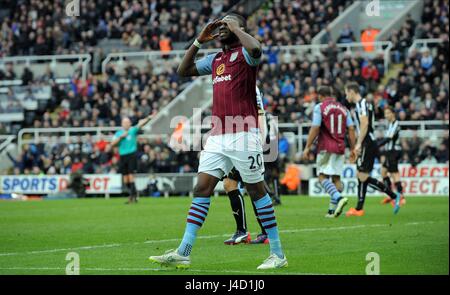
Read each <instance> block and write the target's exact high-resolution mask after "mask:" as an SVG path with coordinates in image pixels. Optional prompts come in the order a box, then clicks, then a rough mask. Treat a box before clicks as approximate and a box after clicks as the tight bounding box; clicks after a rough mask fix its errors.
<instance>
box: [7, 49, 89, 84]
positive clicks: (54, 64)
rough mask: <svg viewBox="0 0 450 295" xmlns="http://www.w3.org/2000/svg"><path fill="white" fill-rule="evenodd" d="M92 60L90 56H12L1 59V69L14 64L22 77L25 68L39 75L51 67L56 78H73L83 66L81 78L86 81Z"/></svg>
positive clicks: (17, 72)
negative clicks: (5, 65)
mask: <svg viewBox="0 0 450 295" xmlns="http://www.w3.org/2000/svg"><path fill="white" fill-rule="evenodd" d="M91 59H92V58H91V56H90V55H89V54H63V55H32V56H12V57H2V58H0V67H3V65H4V64H7V63H12V64H13V65H14V70H15V72H16V74H17V75H18V76H20V74H21V72H22V71H23V69H24V68H25V67H29V68H30V70H31V71H32V72H33V73H35V74H37V73H44V71H45V67H47V66H48V65H49V66H50V67H51V69H52V71H53V72H54V74H55V75H56V78H62V77H68V76H69V77H70V76H72V74H73V73H74V72H75V70H76V69H77V68H78V67H79V66H81V78H82V79H86V78H87V75H88V74H89V65H90V62H91Z"/></svg>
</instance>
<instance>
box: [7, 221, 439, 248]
mask: <svg viewBox="0 0 450 295" xmlns="http://www.w3.org/2000/svg"><path fill="white" fill-rule="evenodd" d="M432 223H435V222H434V221H421V222H408V223H404V224H403V225H421V224H432ZM387 226H389V225H388V224H367V225H366V224H361V225H351V226H338V227H313V228H300V229H285V230H280V233H300V232H314V231H326V230H351V229H361V228H371V227H387ZM228 236H229V234H222V235H209V236H199V237H198V239H216V238H223V237H228ZM180 240H181V239H165V240H148V241H144V242H133V243H122V244H119V243H115V244H104V245H93V246H82V247H75V248H61V249H48V250H34V251H25V252H7V253H0V257H1V256H16V255H33V254H45V253H55V252H69V251H77V250H92V249H100V248H114V247H122V246H127V245H139V244H142V243H144V244H154V243H169V242H178V241H180Z"/></svg>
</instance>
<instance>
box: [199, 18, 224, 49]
mask: <svg viewBox="0 0 450 295" xmlns="http://www.w3.org/2000/svg"><path fill="white" fill-rule="evenodd" d="M221 24H222V21H221V20H218V19H216V20H215V21H213V22H210V23H208V24H207V25H206V26H205V27H204V28H203V30H202V31H201V32H200V35H199V36H198V38H197V41H198V42H200V43H206V42H209V41H211V40H214V39H215V38H217V37H218V36H219V33H215V34H214V31H215V30H216V29H217V28H218V27H219V26H220V25H221Z"/></svg>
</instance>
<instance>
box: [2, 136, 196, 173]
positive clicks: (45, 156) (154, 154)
mask: <svg viewBox="0 0 450 295" xmlns="http://www.w3.org/2000/svg"><path fill="white" fill-rule="evenodd" d="M107 135H109V136H110V135H111V134H107ZM8 156H9V158H10V160H11V162H12V163H13V166H14V168H13V173H14V174H41V173H44V174H70V173H73V172H76V171H78V170H79V171H82V172H83V173H85V174H93V173H100V174H101V173H103V174H105V173H117V172H118V160H119V153H118V150H117V147H114V148H112V147H111V145H110V143H109V142H108V141H107V140H106V138H105V136H100V137H96V136H93V135H90V134H84V135H80V136H76V137H75V139H72V138H71V139H69V140H68V141H66V140H65V138H64V137H58V136H52V137H51V138H50V139H49V140H48V141H46V142H43V141H40V142H38V143H36V144H35V143H32V144H27V145H24V146H23V149H22V152H21V154H20V155H19V156H18V157H17V158H14V157H12V156H11V155H10V154H8ZM197 162H198V159H197V153H196V152H184V153H183V152H176V151H174V150H172V149H171V148H169V147H168V146H167V144H165V143H164V142H163V140H162V139H156V140H152V141H151V142H150V141H149V140H147V139H142V138H141V139H139V150H138V165H137V172H138V173H164V172H166V173H168V172H172V173H174V172H177V173H188V172H195V171H196V168H197V164H196V163H197Z"/></svg>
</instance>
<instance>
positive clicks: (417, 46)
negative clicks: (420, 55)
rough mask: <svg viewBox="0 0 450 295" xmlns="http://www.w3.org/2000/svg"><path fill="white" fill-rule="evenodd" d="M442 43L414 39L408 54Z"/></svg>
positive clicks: (439, 40)
mask: <svg viewBox="0 0 450 295" xmlns="http://www.w3.org/2000/svg"><path fill="white" fill-rule="evenodd" d="M442 42H444V40H442V39H415V40H414V42H413V43H412V44H411V46H410V47H409V50H408V51H409V53H411V52H413V51H414V50H415V49H420V48H428V47H429V46H428V45H430V44H433V45H435V44H440V43H442Z"/></svg>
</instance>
